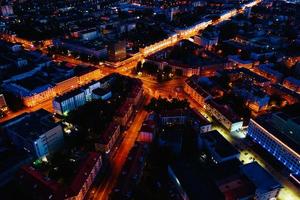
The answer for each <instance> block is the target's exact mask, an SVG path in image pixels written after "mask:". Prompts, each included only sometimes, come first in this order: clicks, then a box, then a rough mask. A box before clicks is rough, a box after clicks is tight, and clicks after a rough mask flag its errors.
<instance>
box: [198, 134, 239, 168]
mask: <svg viewBox="0 0 300 200" xmlns="http://www.w3.org/2000/svg"><path fill="white" fill-rule="evenodd" d="M200 140H202V144H203V147H204V148H205V149H206V150H208V152H209V154H210V156H211V160H212V161H213V162H214V163H215V164H220V163H223V162H226V161H229V160H235V159H238V158H239V156H240V152H239V151H238V150H236V149H235V148H234V147H233V146H232V144H230V143H229V142H228V141H227V140H226V139H225V138H224V137H223V136H222V135H221V134H220V133H219V132H218V131H216V130H214V131H210V132H207V133H204V134H202V135H201V136H200Z"/></svg>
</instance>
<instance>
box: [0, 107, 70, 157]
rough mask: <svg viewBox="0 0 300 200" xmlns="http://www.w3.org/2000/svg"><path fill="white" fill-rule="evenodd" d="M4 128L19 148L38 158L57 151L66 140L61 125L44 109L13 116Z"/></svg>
mask: <svg viewBox="0 0 300 200" xmlns="http://www.w3.org/2000/svg"><path fill="white" fill-rule="evenodd" d="M3 128H4V131H5V133H6V134H7V135H8V137H9V138H10V139H11V140H12V142H13V143H14V144H15V145H16V146H17V147H18V148H20V149H24V150H26V151H28V152H29V153H31V154H32V155H34V156H36V157H37V158H40V157H43V156H47V155H49V154H51V153H53V152H55V151H57V150H58V149H59V148H60V147H62V145H63V141H64V136H63V130H62V127H61V125H60V124H59V123H56V122H54V119H53V117H52V114H51V113H49V112H48V111H46V110H43V109H40V110H38V111H36V112H32V113H25V114H23V115H20V116H18V117H16V118H13V119H11V120H9V121H7V122H6V123H5V124H4V125H3Z"/></svg>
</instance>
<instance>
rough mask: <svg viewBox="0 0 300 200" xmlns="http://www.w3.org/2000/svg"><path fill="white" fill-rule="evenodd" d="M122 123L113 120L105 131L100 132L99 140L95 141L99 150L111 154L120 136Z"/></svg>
mask: <svg viewBox="0 0 300 200" xmlns="http://www.w3.org/2000/svg"><path fill="white" fill-rule="evenodd" d="M120 133H121V131H120V125H119V124H117V123H116V122H111V123H110V124H109V125H108V127H107V128H106V129H105V131H104V132H102V133H101V134H100V137H99V141H97V142H96V143H95V148H96V150H97V151H100V152H102V153H106V154H109V153H110V152H111V150H112V148H113V147H114V145H115V143H116V141H117V140H118V139H119V136H120Z"/></svg>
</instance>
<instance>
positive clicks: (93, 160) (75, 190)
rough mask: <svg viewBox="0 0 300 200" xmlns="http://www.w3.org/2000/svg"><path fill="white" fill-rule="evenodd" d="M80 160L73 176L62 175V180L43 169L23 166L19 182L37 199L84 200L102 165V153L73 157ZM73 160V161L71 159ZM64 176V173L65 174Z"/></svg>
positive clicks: (18, 178) (76, 160) (19, 174)
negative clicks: (47, 173) (46, 173)
mask: <svg viewBox="0 0 300 200" xmlns="http://www.w3.org/2000/svg"><path fill="white" fill-rule="evenodd" d="M71 160H72V161H73V162H79V164H78V166H76V167H75V168H74V173H73V174H72V176H71V177H68V180H66V179H65V178H66V177H60V178H61V180H65V181H66V182H67V183H66V182H62V181H61V180H57V179H56V178H53V177H51V178H50V177H49V175H45V173H44V171H42V169H36V168H34V167H33V166H23V167H22V168H21V170H20V172H19V173H18V175H17V182H18V183H19V184H21V185H22V187H23V188H25V189H26V191H27V192H28V193H29V195H34V197H35V199H53V200H62V199H66V200H83V199H84V197H85V195H86V194H87V192H88V190H89V188H90V186H91V184H92V183H93V181H94V179H95V177H96V176H97V174H98V172H99V170H100V169H101V166H102V157H101V155H100V153H95V152H90V153H88V154H87V155H83V156H79V159H78V155H77V157H76V158H75V159H74V158H72V159H71ZM70 162H71V161H70ZM63 176H64V175H63Z"/></svg>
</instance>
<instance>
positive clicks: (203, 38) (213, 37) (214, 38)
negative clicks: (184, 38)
mask: <svg viewBox="0 0 300 200" xmlns="http://www.w3.org/2000/svg"><path fill="white" fill-rule="evenodd" d="M218 34H219V33H217V32H209V33H208V32H206V33H203V34H202V35H200V36H198V35H196V36H195V37H194V41H195V43H196V44H198V45H200V46H203V47H204V48H205V49H208V50H211V48H212V47H213V46H217V45H218V42H219V36H218Z"/></svg>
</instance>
